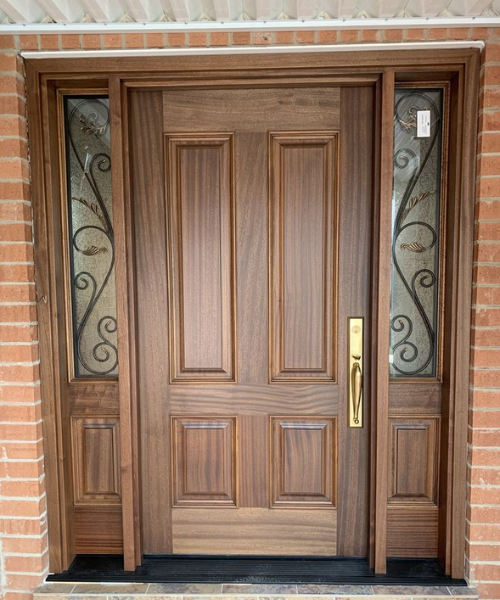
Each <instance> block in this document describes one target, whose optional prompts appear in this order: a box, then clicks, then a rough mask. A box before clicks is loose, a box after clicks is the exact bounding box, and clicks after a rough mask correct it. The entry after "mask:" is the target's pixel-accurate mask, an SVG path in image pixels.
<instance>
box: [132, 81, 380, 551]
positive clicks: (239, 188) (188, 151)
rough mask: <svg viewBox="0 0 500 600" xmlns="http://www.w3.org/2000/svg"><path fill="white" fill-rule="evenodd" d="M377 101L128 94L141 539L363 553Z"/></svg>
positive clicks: (296, 93)
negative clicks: (354, 403) (360, 357)
mask: <svg viewBox="0 0 500 600" xmlns="http://www.w3.org/2000/svg"><path fill="white" fill-rule="evenodd" d="M373 103H374V93H373V89H372V88H369V87H345V88H340V87H316V88H311V89H306V88H302V87H301V88H293V87H292V88H290V87H277V88H275V89H262V88H260V89H259V88H255V89H217V90H212V89H211V90H206V89H191V90H176V89H171V90H167V91H154V92H150V91H147V92H146V91H136V92H132V93H131V95H130V125H131V157H130V164H131V176H132V177H131V179H132V194H133V202H134V213H135V217H134V218H135V242H136V269H137V309H138V313H137V314H138V323H137V332H138V339H137V344H138V373H139V388H140V389H139V405H140V423H141V442H140V443H141V455H140V461H141V469H140V471H141V489H142V520H143V541H144V552H146V553H181V554H269V555H344V556H364V555H366V553H367V546H368V530H369V525H368V521H369V515H368V512H369V481H368V465H369V455H368V450H369V431H370V418H369V410H370V397H369V381H370V373H369V360H368V358H369V350H370V346H371V340H370V337H369V332H370V322H369V308H370V262H371V261H370V256H371V254H370V253H371V222H372V167H373V163H372V161H373V122H374V116H373V111H374V104H373ZM350 316H355V317H364V320H365V321H364V325H365V327H364V329H365V347H364V353H365V361H364V399H363V405H364V427H363V428H361V429H351V428H349V427H348V424H347V407H348V400H347V397H348V396H347V394H348V347H347V327H348V325H347V323H348V321H347V320H348V317H350Z"/></svg>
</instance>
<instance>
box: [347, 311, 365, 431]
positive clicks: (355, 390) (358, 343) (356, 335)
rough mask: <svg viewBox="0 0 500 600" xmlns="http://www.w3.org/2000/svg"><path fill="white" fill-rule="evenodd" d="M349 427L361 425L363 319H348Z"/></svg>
mask: <svg viewBox="0 0 500 600" xmlns="http://www.w3.org/2000/svg"><path fill="white" fill-rule="evenodd" d="M349 427H363V319H362V318H359V317H351V318H350V319H349Z"/></svg>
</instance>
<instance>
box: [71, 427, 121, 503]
mask: <svg viewBox="0 0 500 600" xmlns="http://www.w3.org/2000/svg"><path fill="white" fill-rule="evenodd" d="M71 421H72V440H73V456H74V465H75V475H74V481H75V503H76V504H93V503H102V502H105V503H119V502H120V501H121V497H120V496H121V494H120V462H119V460H120V453H119V426H118V418H117V417H108V418H99V419H96V418H87V417H73V418H72V419H71Z"/></svg>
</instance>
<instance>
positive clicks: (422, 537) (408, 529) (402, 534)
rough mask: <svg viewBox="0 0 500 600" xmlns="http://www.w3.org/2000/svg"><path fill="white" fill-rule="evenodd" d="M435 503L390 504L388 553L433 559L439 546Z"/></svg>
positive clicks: (390, 554)
mask: <svg viewBox="0 0 500 600" xmlns="http://www.w3.org/2000/svg"><path fill="white" fill-rule="evenodd" d="M438 513H439V511H438V508H437V506H433V505H428V506H418V507H411V506H410V507H408V506H401V505H389V507H388V509H387V556H389V557H405V556H406V557H412V558H433V557H435V556H437V546H438Z"/></svg>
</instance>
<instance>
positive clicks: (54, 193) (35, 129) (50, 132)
mask: <svg viewBox="0 0 500 600" xmlns="http://www.w3.org/2000/svg"><path fill="white" fill-rule="evenodd" d="M26 86H27V90H28V96H29V98H28V103H27V108H28V115H29V119H30V131H31V132H32V137H31V134H30V152H35V155H34V156H33V157H32V162H31V168H32V176H33V181H32V186H31V195H32V201H33V219H34V222H35V227H36V231H37V232H38V234H37V236H36V239H35V245H34V259H35V268H36V273H37V277H36V280H37V281H36V297H37V299H41V298H44V297H45V298H46V300H47V301H46V302H39V303H38V306H37V318H38V339H39V344H40V352H41V353H42V354H43V356H45V357H47V359H46V360H44V361H42V363H43V364H42V363H41V364H40V379H41V394H42V398H44V401H43V402H42V416H43V435H44V468H45V470H46V473H47V474H48V477H47V479H46V482H45V485H46V492H47V500H48V507H49V508H48V510H49V511H50V518H49V533H48V537H49V561H50V566H51V568H52V569H54V570H58V571H61V570H63V569H66V568H68V567H69V565H70V564H71V562H72V560H73V558H74V554H75V546H74V528H73V522H72V521H73V486H72V471H71V454H70V452H69V448H70V439H69V438H70V428H69V427H68V426H67V425H68V423H69V418H68V417H69V409H68V390H67V381H68V378H67V372H66V365H67V361H66V356H65V355H67V353H66V348H65V336H64V331H65V327H64V325H65V324H64V320H63V314H64V304H63V303H62V294H61V286H60V285H59V286H58V285H57V281H58V280H59V281H60V280H61V278H62V273H61V268H62V265H61V261H60V259H59V258H58V256H60V249H61V247H60V237H61V231H60V211H59V210H57V208H58V202H57V200H58V189H59V188H58V176H59V171H58V168H57V165H58V156H59V153H58V135H57V131H58V128H57V113H56V94H55V90H54V88H53V87H52V86H47V84H46V83H43V82H42V78H41V77H40V76H39V75H38V74H37V72H36V70H35V69H33V68H32V65H29V66H28V65H27V66H26ZM61 344H63V345H62V346H61Z"/></svg>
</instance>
